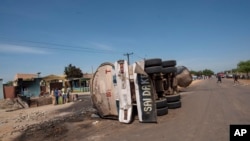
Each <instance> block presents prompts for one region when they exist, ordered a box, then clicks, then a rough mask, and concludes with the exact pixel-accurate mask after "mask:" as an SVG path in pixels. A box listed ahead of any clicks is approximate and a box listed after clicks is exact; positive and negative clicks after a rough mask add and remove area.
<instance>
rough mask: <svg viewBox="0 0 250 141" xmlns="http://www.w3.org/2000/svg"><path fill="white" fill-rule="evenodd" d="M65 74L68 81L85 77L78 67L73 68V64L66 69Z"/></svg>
mask: <svg viewBox="0 0 250 141" xmlns="http://www.w3.org/2000/svg"><path fill="white" fill-rule="evenodd" d="M64 74H65V75H66V78H67V79H72V78H81V77H82V76H83V73H82V70H81V69H80V68H77V67H76V66H73V65H72V64H69V65H68V66H67V67H65V69H64Z"/></svg>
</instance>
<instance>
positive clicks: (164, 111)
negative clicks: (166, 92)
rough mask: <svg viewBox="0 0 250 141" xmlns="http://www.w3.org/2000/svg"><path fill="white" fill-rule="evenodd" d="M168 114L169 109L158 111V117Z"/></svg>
mask: <svg viewBox="0 0 250 141" xmlns="http://www.w3.org/2000/svg"><path fill="white" fill-rule="evenodd" d="M166 114H168V107H164V108H160V109H157V116H164V115H166Z"/></svg>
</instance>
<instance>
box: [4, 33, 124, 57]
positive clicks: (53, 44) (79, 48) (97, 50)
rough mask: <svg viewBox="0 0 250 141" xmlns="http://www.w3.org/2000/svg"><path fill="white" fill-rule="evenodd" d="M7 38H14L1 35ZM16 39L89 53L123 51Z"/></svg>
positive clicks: (57, 48) (56, 48)
mask: <svg viewBox="0 0 250 141" xmlns="http://www.w3.org/2000/svg"><path fill="white" fill-rule="evenodd" d="M0 38H4V39H7V40H12V41H13V39H8V38H5V37H1V36H0ZM14 41H20V42H26V43H33V44H34V43H35V44H38V46H34V45H32V46H30V47H33V48H45V49H55V50H67V51H84V52H87V53H107V54H110V53H119V54H120V53H122V52H118V51H113V50H104V49H94V48H90V47H83V46H73V45H65V44H58V43H49V42H39V41H31V40H21V39H14ZM44 45H49V46H44Z"/></svg>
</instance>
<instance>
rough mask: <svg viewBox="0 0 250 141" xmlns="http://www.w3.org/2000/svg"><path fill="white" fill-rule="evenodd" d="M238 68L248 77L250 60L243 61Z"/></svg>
mask: <svg viewBox="0 0 250 141" xmlns="http://www.w3.org/2000/svg"><path fill="white" fill-rule="evenodd" d="M237 66H238V68H237V69H238V71H239V72H243V73H247V76H248V73H249V72H250V60H247V61H241V62H239V63H238V64H237Z"/></svg>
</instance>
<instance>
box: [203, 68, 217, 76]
mask: <svg viewBox="0 0 250 141" xmlns="http://www.w3.org/2000/svg"><path fill="white" fill-rule="evenodd" d="M202 74H203V75H205V76H211V75H213V74H214V72H213V71H212V70H209V69H205V70H203V71H202Z"/></svg>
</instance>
